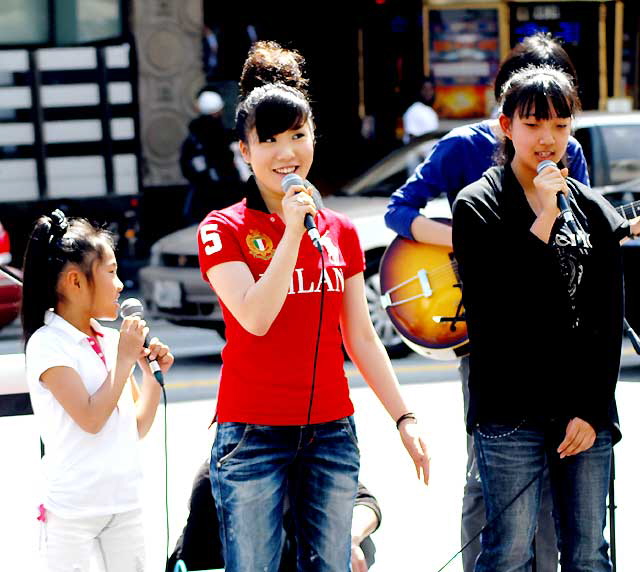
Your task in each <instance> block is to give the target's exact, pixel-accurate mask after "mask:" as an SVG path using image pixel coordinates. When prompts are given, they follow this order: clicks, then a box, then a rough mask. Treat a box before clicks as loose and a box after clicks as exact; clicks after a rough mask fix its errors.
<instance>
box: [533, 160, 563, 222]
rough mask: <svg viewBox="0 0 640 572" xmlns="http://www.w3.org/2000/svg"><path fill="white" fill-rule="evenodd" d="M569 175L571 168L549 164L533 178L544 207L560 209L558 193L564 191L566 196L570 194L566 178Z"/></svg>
mask: <svg viewBox="0 0 640 572" xmlns="http://www.w3.org/2000/svg"><path fill="white" fill-rule="evenodd" d="M568 176H569V169H567V168H566V167H565V168H564V169H558V168H557V167H554V166H551V165H550V166H548V167H545V168H544V169H542V171H541V172H540V173H539V174H538V175H537V176H536V177H534V179H533V184H534V185H535V187H536V190H537V191H538V196H539V197H540V201H541V202H542V208H543V209H544V210H547V211H551V212H555V211H556V210H557V209H558V193H559V192H562V193H563V194H564V196H565V197H568V196H569V187H568V186H567V181H566V178H567V177H568Z"/></svg>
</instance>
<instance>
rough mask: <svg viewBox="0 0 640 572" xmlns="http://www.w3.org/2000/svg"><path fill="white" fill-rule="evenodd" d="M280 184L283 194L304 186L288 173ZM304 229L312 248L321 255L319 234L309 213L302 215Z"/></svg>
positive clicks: (296, 177)
mask: <svg viewBox="0 0 640 572" xmlns="http://www.w3.org/2000/svg"><path fill="white" fill-rule="evenodd" d="M280 184H281V185H282V190H283V191H284V192H285V193H286V192H287V191H288V190H289V189H290V188H291V187H293V186H294V185H300V186H302V187H304V186H306V185H305V181H304V180H303V179H302V177H300V176H299V175H296V174H295V173H289V174H288V175H286V176H285V177H284V178H283V179H282V181H281V183H280ZM304 227H305V228H306V229H307V234H308V235H309V238H310V239H311V242H313V246H315V247H316V248H317V249H318V252H320V254H322V245H321V244H320V233H319V232H318V229H317V228H316V223H315V222H313V217H312V216H311V215H310V214H309V213H307V214H305V215H304Z"/></svg>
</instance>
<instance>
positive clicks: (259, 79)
mask: <svg viewBox="0 0 640 572" xmlns="http://www.w3.org/2000/svg"><path fill="white" fill-rule="evenodd" d="M303 67H304V58H303V57H302V55H301V54H300V53H298V52H296V51H295V50H288V49H286V48H283V47H282V46H280V44H278V43H277V42H271V41H260V42H256V43H255V44H253V46H252V47H251V50H250V51H249V55H248V56H247V59H246V61H245V63H244V66H243V68H242V76H241V77H240V98H241V99H244V98H245V97H247V95H249V94H250V93H251V91H253V90H254V89H255V88H256V87H260V86H263V85H266V84H270V83H281V84H284V85H288V86H291V87H294V88H296V89H298V90H300V91H301V92H303V93H306V91H305V90H306V87H307V83H308V82H307V80H306V79H305V78H304V76H303V75H302V68H303Z"/></svg>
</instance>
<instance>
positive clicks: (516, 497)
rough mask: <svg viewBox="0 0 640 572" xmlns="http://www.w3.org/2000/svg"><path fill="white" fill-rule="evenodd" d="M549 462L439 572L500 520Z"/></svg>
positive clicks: (539, 475)
mask: <svg viewBox="0 0 640 572" xmlns="http://www.w3.org/2000/svg"><path fill="white" fill-rule="evenodd" d="M548 465H549V464H548V463H547V462H546V461H545V463H544V466H543V467H542V469H540V470H539V471H538V472H537V473H536V474H535V475H534V476H533V478H532V479H531V480H530V481H529V482H528V483H527V484H526V485H525V486H524V487H522V488H521V489H520V490H519V491H518V492H517V493H516V494H515V496H514V497H513V498H512V499H511V500H510V501H509V502H508V503H507V504H506V505H505V506H504V507H502V509H500V512H499V513H498V514H496V515H495V516H494V517H493V518H492V519H491V520H490V521H489V522H487V523H486V524H485V525H484V526H483V527H482V528H481V529H480V530H479V531H478V532H476V533H475V534H474V535H473V537H472V538H470V539H469V540H468V541H467V542H466V544H465V545H464V546H463V547H462V548H461V549H460V550H458V552H456V553H455V554H454V555H453V556H452V557H451V558H449V560H447V562H446V564H445V565H444V566H442V567H441V568H438V570H437V572H442V571H443V570H444V569H445V568H446V567H447V566H449V564H451V562H453V560H454V559H455V558H456V556H458V554H462V553H463V552H464V550H466V548H467V547H468V546H469V545H470V544H471V543H472V542H473V541H474V540H475V539H476V538H478V537H479V536H480V535H481V534H482V533H483V532H484V531H485V530H486V529H487V528H489V527H490V526H491V525H492V524H493V523H494V522H495V521H496V520H498V518H499V517H500V516H502V513H504V511H506V510H507V509H508V508H509V507H510V506H511V505H512V504H513V503H514V502H516V501H517V500H518V499H519V498H520V497H521V496H522V494H523V493H524V492H525V491H526V490H527V489H528V488H529V487H530V486H531V485H532V484H533V483H535V482H536V481H537V480H538V479H539V478H541V477H542V474H543V473H544V472H545V471H546V470H547V467H548Z"/></svg>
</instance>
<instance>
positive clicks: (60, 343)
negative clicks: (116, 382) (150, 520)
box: [26, 311, 142, 518]
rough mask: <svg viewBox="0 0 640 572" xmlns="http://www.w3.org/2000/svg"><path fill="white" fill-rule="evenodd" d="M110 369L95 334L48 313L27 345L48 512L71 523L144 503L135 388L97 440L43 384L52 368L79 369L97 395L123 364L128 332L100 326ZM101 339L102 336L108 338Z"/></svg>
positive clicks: (122, 399) (126, 389) (126, 394)
mask: <svg viewBox="0 0 640 572" xmlns="http://www.w3.org/2000/svg"><path fill="white" fill-rule="evenodd" d="M93 326H94V330H95V331H96V332H97V333H98V334H99V335H98V340H99V342H100V345H101V347H102V350H103V352H104V358H105V360H106V366H105V364H104V363H103V361H102V359H101V357H100V356H99V355H98V353H97V352H96V351H95V350H94V349H93V347H92V346H91V344H90V343H89V339H88V338H87V335H86V334H85V333H83V332H81V331H80V330H78V329H76V328H75V327H74V326H72V325H71V324H70V323H69V322H67V321H66V320H64V319H63V318H61V317H60V316H58V315H57V314H55V313H53V312H51V311H48V312H47V313H46V315H45V325H44V326H42V327H41V328H39V329H38V330H37V331H36V332H35V333H34V334H33V335H32V336H31V338H30V339H29V343H28V344H27V348H26V362H27V382H28V384H29V393H30V394H31V403H32V405H33V411H34V413H35V416H36V419H37V422H38V424H39V428H40V434H41V436H42V440H43V442H44V445H45V456H44V458H43V468H44V477H45V483H46V484H45V494H44V500H43V504H44V506H45V508H47V509H48V510H50V511H51V512H53V513H54V514H56V515H58V516H60V517H63V518H79V517H85V516H98V515H105V514H115V513H120V512H125V511H128V510H133V509H136V508H139V507H140V506H141V501H140V486H141V481H142V468H141V462H140V458H139V451H138V446H139V445H138V441H139V438H138V430H137V425H136V416H135V406H134V402H133V397H132V395H131V388H130V387H128V385H126V386H125V387H124V390H123V391H122V395H121V396H120V400H119V401H118V407H117V408H116V409H115V410H114V411H113V413H112V414H111V416H110V417H109V419H108V421H107V422H106V423H105V425H104V427H103V428H102V430H101V431H100V432H99V433H97V434H95V435H92V434H91V433H87V432H86V431H84V430H83V429H81V428H80V426H79V425H78V424H77V423H76V422H75V421H73V419H71V417H70V416H69V414H68V413H67V412H66V411H65V410H64V409H63V407H62V406H61V405H60V403H59V402H58V401H57V400H56V399H55V397H53V395H52V394H51V392H50V391H49V390H48V389H47V388H46V387H45V386H44V385H43V384H42V383H41V382H40V376H41V375H42V374H43V373H44V372H45V371H46V370H48V369H50V368H52V367H56V366H65V367H70V368H72V369H74V370H75V371H76V372H78V375H79V376H80V378H81V379H82V381H83V383H84V385H85V387H86V388H87V391H88V392H89V394H93V393H95V392H96V391H97V390H98V388H99V387H100V386H101V385H102V383H103V382H104V380H105V378H106V377H107V372H108V371H111V370H112V369H113V368H114V367H115V362H116V355H117V350H118V340H119V336H120V333H119V332H118V330H115V329H113V328H104V327H101V326H100V325H99V324H98V323H97V322H95V321H93ZM100 334H102V335H101V336H100Z"/></svg>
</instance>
